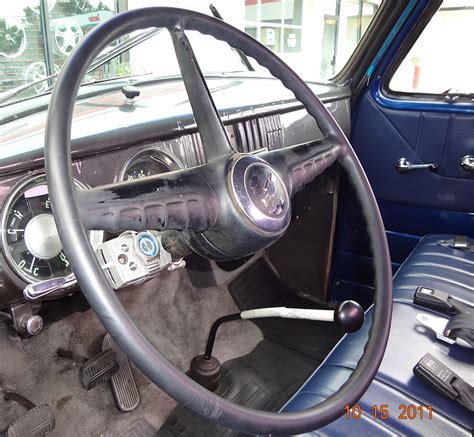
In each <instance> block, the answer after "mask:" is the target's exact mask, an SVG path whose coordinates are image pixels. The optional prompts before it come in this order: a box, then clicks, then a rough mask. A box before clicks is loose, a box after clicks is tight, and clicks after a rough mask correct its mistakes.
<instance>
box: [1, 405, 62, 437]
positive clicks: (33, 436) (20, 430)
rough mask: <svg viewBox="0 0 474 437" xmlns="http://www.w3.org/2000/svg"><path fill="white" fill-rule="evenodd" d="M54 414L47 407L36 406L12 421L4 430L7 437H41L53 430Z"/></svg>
mask: <svg viewBox="0 0 474 437" xmlns="http://www.w3.org/2000/svg"><path fill="white" fill-rule="evenodd" d="M54 425H55V418H54V412H53V410H52V409H51V407H50V406H49V405H38V406H37V407H34V408H32V409H31V410H28V411H27V412H26V413H25V414H23V415H22V416H20V417H19V418H18V419H16V420H14V421H13V422H12V423H11V424H10V426H9V427H8V428H7V430H6V435H7V437H37V436H38V437H40V436H41V437H42V436H43V435H44V434H46V433H48V432H50V431H52V430H53V428H54Z"/></svg>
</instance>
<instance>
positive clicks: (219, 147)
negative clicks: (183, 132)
mask: <svg viewBox="0 0 474 437" xmlns="http://www.w3.org/2000/svg"><path fill="white" fill-rule="evenodd" d="M170 34H171V39H172V41H173V45H174V50H175V53H176V58H177V60H178V64H179V69H180V71H181V76H182V77H183V81H184V86H185V87H186V92H187V93H188V97H189V101H190V103H191V107H192V110H193V113H194V118H195V120H196V124H197V128H198V131H199V135H200V136H201V140H202V142H203V144H204V149H205V151H206V158H207V161H208V162H209V161H212V160H214V159H215V158H218V157H220V156H223V155H229V154H231V153H232V152H233V151H234V150H233V149H232V146H231V145H230V142H229V137H228V136H227V132H226V130H225V128H224V125H223V124H222V121H221V119H220V117H219V113H218V112H217V108H216V105H215V104H214V100H213V99H212V96H211V93H210V91H209V88H208V86H207V84H206V80H205V78H204V75H203V74H202V71H201V68H200V67H199V64H198V61H197V59H196V56H195V55H194V51H193V49H192V47H191V43H190V42H189V39H188V37H187V36H186V34H185V33H184V31H183V30H182V29H181V28H179V26H178V27H175V28H173V29H172V30H170Z"/></svg>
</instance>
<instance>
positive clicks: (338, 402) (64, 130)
mask: <svg viewBox="0 0 474 437" xmlns="http://www.w3.org/2000/svg"><path fill="white" fill-rule="evenodd" d="M149 27H163V28H168V29H176V28H180V29H183V30H196V31H199V32H201V33H203V34H208V35H211V36H213V37H215V38H217V39H221V40H224V41H226V42H227V43H229V44H230V45H231V46H233V47H236V48H238V49H240V50H242V51H243V52H244V53H245V54H246V55H248V56H251V57H253V58H255V59H257V60H258V62H259V63H260V64H261V65H263V66H264V67H266V68H268V69H269V70H270V72H271V73H272V74H273V75H274V76H275V77H277V78H278V79H280V80H281V81H282V83H283V84H284V85H285V86H286V87H287V88H288V89H290V90H291V91H292V92H293V93H294V94H295V96H296V98H297V99H298V100H299V101H300V102H301V103H302V104H303V105H304V106H305V108H306V110H307V111H308V113H309V114H311V115H312V116H313V117H314V118H315V119H316V120H317V122H318V125H319V127H320V129H321V131H322V132H323V134H325V135H326V137H328V138H331V139H332V140H334V141H336V142H337V143H338V144H339V145H340V147H341V148H343V151H344V153H343V154H342V156H341V157H340V158H339V162H340V164H341V166H342V167H343V168H344V169H345V171H346V173H347V175H348V177H349V180H350V181H351V182H352V184H353V186H354V188H355V191H356V193H357V195H358V198H359V200H360V204H361V207H362V211H363V214H364V217H365V220H366V223H367V229H368V234H369V239H370V244H371V249H372V253H373V256H374V268H375V280H374V283H375V297H374V301H375V307H374V313H373V322H372V326H371V328H370V332H369V339H368V341H367V344H366V346H365V349H364V353H363V356H362V357H361V359H360V360H359V362H358V364H357V367H356V369H355V370H354V372H353V373H352V375H351V376H350V378H349V379H348V381H347V382H346V383H345V384H344V385H343V386H342V387H341V388H340V389H339V390H338V391H337V392H336V393H334V394H333V395H332V396H330V397H329V398H327V399H326V400H325V401H323V402H322V403H320V404H318V405H316V406H314V407H312V408H309V409H307V410H303V411H299V412H291V413H270V412H263V411H256V410H251V409H248V408H245V407H241V406H238V405H236V404H232V403H231V402H229V401H227V400H225V399H222V398H220V397H218V396H217V395H215V394H214V393H212V392H209V391H207V390H206V389H204V388H203V387H201V386H199V385H198V384H197V383H195V382H194V381H192V380H190V379H189V378H188V377H187V376H186V375H185V374H183V373H182V372H181V371H179V370H178V369H177V368H175V367H174V366H173V365H172V364H171V363H170V362H169V361H168V360H167V359H166V358H165V357H164V356H163V355H161V353H160V352H159V351H158V350H156V349H155V347H154V346H153V345H152V344H151V343H150V341H149V340H148V339H147V338H146V337H145V336H144V335H143V334H142V333H141V331H140V330H139V329H138V327H137V326H136V325H135V324H134V322H133V321H132V320H131V319H130V317H129V316H128V314H127V313H126V311H125V309H124V308H123V306H122V305H121V303H120V301H119V299H118V298H117V296H116V293H115V292H114V290H113V289H112V288H111V286H110V285H109V283H108V281H107V279H106V277H105V275H104V274H103V272H102V270H101V268H100V266H99V265H98V262H97V260H96V258H95V254H94V251H93V250H92V248H91V246H90V244H89V241H88V238H87V234H86V230H85V228H84V225H83V223H82V222H81V219H80V211H79V208H78V204H77V199H76V193H75V189H74V184H73V175H72V160H71V123H72V115H73V109H74V104H75V98H76V96H77V93H78V89H79V86H80V83H81V80H82V77H83V76H84V75H85V72H86V70H87V68H88V66H89V65H90V63H91V62H92V60H93V59H94V58H95V57H96V56H97V55H98V54H99V53H100V52H101V50H102V49H103V48H105V47H106V46H107V45H108V44H109V43H110V42H112V41H113V40H115V39H117V38H119V37H121V36H123V35H125V34H128V33H130V32H132V31H136V30H139V29H144V28H149ZM45 165H46V174H47V181H48V188H49V193H50V197H51V200H52V204H53V206H54V207H53V208H54V216H55V220H56V224H57V227H58V231H59V235H60V237H61V241H62V244H63V247H64V250H65V252H66V254H67V256H68V258H69V260H70V262H71V265H72V266H73V269H74V272H75V274H76V277H77V279H78V282H79V285H80V287H81V289H82V291H83V293H84V295H85V296H86V298H87V300H88V301H89V303H90V305H91V307H92V309H93V310H94V311H95V313H96V315H97V317H98V318H99V319H100V321H101V322H102V324H103V325H104V327H105V329H106V330H107V331H108V332H109V333H110V335H111V336H112V338H113V339H114V340H115V342H116V343H117V344H118V345H119V347H120V348H121V349H122V350H123V351H124V352H125V353H126V354H127V355H128V357H129V359H130V360H131V361H132V362H133V363H134V364H135V365H136V366H137V367H138V368H139V369H140V370H141V371H142V372H143V373H144V374H145V375H146V376H147V377H148V378H149V379H150V380H151V381H153V382H154V383H155V384H157V385H158V386H159V387H160V388H161V389H162V390H164V391H165V392H166V393H168V394H169V395H170V396H172V397H173V398H174V399H176V400H177V401H178V402H179V403H180V404H182V405H183V406H185V407H187V408H188V409H190V410H192V411H194V412H195V413H197V414H200V415H202V416H203V417H205V418H207V419H209V420H213V421H215V422H217V423H219V424H221V425H224V426H227V427H230V428H234V429H237V430H239V431H242V432H247V433H253V434H269V433H278V434H297V433H303V432H308V431H311V430H314V429H317V428H319V427H321V426H324V425H326V424H328V423H330V422H332V421H333V420H335V419H337V418H338V417H340V416H341V415H342V414H343V413H344V406H345V405H352V404H354V403H355V402H357V401H358V400H359V399H360V397H361V396H362V395H363V393H364V392H365V391H366V389H367V388H368V386H369V385H370V383H371V382H372V380H373V378H374V377H375V375H376V373H377V370H378V368H379V366H380V363H381V361H382V358H383V355H384V351H385V347H386V344H387V341H388V335H389V330H390V321H391V311H392V272H391V263H390V256H389V251H388V245H387V240H386V236H385V229H384V226H383V222H382V219H381V216H380V212H379V209H378V206H377V203H376V200H375V197H374V194H373V192H372V189H371V187H370V185H369V182H368V180H367V178H366V176H365V173H364V171H363V169H362V167H361V165H360V163H359V161H358V159H357V157H356V155H355V153H354V151H353V149H352V147H351V146H350V144H349V142H348V140H347V138H346V137H345V136H344V134H343V132H342V131H341V129H340V128H339V126H338V125H337V123H336V121H335V120H334V119H333V118H332V116H331V115H330V113H329V112H328V111H327V110H326V108H325V107H324V105H323V104H322V103H321V101H320V100H319V99H318V98H317V97H316V96H315V95H314V93H313V92H312V91H311V90H310V88H309V87H308V86H307V85H306V84H305V83H304V82H303V81H302V80H301V79H300V78H299V77H298V76H297V75H296V73H294V72H293V71H292V70H291V69H290V68H289V67H288V66H287V65H286V64H285V63H284V62H283V61H281V60H280V59H279V58H277V57H276V56H275V55H274V54H273V53H272V52H271V51H270V50H268V49H267V48H266V47H264V46H263V45H261V44H259V43H258V42H256V41H255V40H254V39H253V38H252V37H250V36H248V35H247V34H245V33H243V32H241V31H239V30H237V29H235V28H233V27H232V26H230V25H228V24H226V23H224V22H223V21H221V20H217V19H214V18H212V17H209V16H207V15H203V14H199V13H197V12H192V11H187V10H182V9H177V8H162V7H155V8H145V9H137V10H133V11H129V12H125V13H122V14H119V15H117V16H115V17H113V18H112V19H110V20H108V21H107V22H105V23H104V24H102V25H100V26H98V27H97V28H96V29H94V30H93V31H92V32H91V33H90V34H89V35H88V36H87V37H86V38H85V39H84V40H83V41H82V43H81V44H80V45H79V46H78V47H77V48H76V49H75V51H74V52H73V53H72V54H71V56H70V57H69V59H68V60H67V62H66V63H65V65H64V67H63V69H62V71H61V74H60V76H59V78H58V81H57V83H56V85H55V89H54V92H53V95H52V98H51V103H50V106H49V113H48V121H47V128H46V142H45Z"/></svg>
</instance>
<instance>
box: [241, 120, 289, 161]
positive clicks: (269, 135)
mask: <svg viewBox="0 0 474 437" xmlns="http://www.w3.org/2000/svg"><path fill="white" fill-rule="evenodd" d="M235 128H236V134H237V140H238V144H239V149H240V151H241V152H253V151H255V150H258V149H263V148H266V147H268V149H269V150H275V149H280V148H282V147H283V145H284V143H283V126H282V124H281V119H280V115H279V114H274V115H268V116H266V117H260V118H252V119H249V120H245V121H241V122H239V123H237V125H236V126H235Z"/></svg>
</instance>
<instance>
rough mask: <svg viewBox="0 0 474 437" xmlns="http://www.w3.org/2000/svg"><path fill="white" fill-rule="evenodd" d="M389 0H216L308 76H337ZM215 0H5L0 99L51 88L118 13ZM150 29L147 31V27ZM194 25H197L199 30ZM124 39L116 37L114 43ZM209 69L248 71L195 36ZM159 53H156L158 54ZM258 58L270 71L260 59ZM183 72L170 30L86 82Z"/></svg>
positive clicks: (0, 14) (205, 8)
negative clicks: (78, 50) (76, 50)
mask: <svg viewBox="0 0 474 437" xmlns="http://www.w3.org/2000/svg"><path fill="white" fill-rule="evenodd" d="M381 1H382V0H370V1H363V0H214V1H213V2H212V3H213V4H214V6H215V7H216V8H217V10H218V12H219V13H220V14H221V15H222V17H223V19H224V20H225V21H226V22H228V23H229V24H232V25H233V26H235V27H237V28H239V29H242V30H244V31H246V32H247V33H248V34H250V35H251V36H252V37H254V38H256V39H257V40H259V41H260V42H261V43H263V44H264V45H266V46H267V47H268V48H269V49H270V50H272V51H273V52H275V53H276V54H277V55H278V56H280V57H281V58H282V59H283V60H284V61H285V62H287V63H288V64H289V65H290V66H291V67H292V68H293V69H294V70H295V71H296V72H297V73H298V74H299V75H301V76H302V77H303V78H304V79H306V80H312V81H321V80H326V79H328V78H330V77H332V76H334V75H335V74H336V73H337V72H338V71H339V70H340V69H341V68H342V67H343V66H344V64H345V63H346V62H347V60H348V58H349V56H350V55H351V54H352V52H353V50H354V49H355V47H356V45H357V44H358V42H359V41H360V39H361V38H362V36H363V34H364V32H365V31H366V29H367V26H368V24H369V23H370V21H371V20H372V19H373V17H374V15H375V13H376V11H377V9H378V8H379V6H380V4H381ZM209 3H210V1H209V0H2V1H0V99H1V98H2V94H3V95H4V93H7V94H8V93H9V92H10V91H11V90H14V89H15V88H18V87H22V86H25V85H28V84H32V83H33V82H37V83H35V84H34V86H33V85H32V86H31V87H29V88H28V89H26V90H23V91H21V94H18V95H17V94H15V96H16V97H15V99H17V100H20V99H22V98H27V97H31V96H34V95H36V94H41V93H43V92H45V91H47V90H50V89H51V86H52V85H53V84H54V81H55V78H48V80H46V81H42V82H41V79H42V78H46V77H49V76H51V75H54V74H55V73H58V72H59V71H60V69H61V68H62V66H63V64H64V62H65V60H66V59H67V57H68V56H69V55H70V53H71V52H72V51H73V49H74V47H76V46H77V45H78V44H79V43H80V42H81V41H82V39H83V38H84V37H86V35H87V34H88V33H89V32H90V31H91V30H92V29H93V28H94V27H96V26H97V25H99V24H101V23H103V22H104V21H106V20H108V19H110V18H111V17H113V16H114V15H115V14H117V13H119V12H123V11H126V10H131V9H136V8H139V7H148V6H174V7H180V8H186V9H192V10H197V11H199V12H202V13H205V14H208V15H211V11H210V8H209ZM141 32H142V31H141ZM191 33H192V32H190V34H191ZM130 37H133V35H128V36H125V37H123V38H122V41H116V42H114V43H113V45H112V47H108V48H107V49H106V50H107V51H108V50H112V49H113V48H114V46H115V45H118V44H120V43H121V42H123V40H126V39H127V38H130ZM190 40H191V43H192V44H193V45H194V44H195V45H196V47H195V52H196V56H197V58H198V61H199V63H200V65H201V69H202V70H203V72H204V73H227V72H240V71H244V72H246V71H248V67H247V65H246V63H245V62H243V61H242V59H241V58H240V57H239V55H238V54H237V52H236V51H234V50H232V49H231V48H230V47H229V46H228V45H226V44H224V43H222V42H219V41H217V40H215V39H213V38H210V37H200V36H199V35H192V36H190ZM150 54H153V56H150ZM251 62H252V65H255V67H256V69H257V70H259V71H261V72H262V73H265V74H267V72H266V70H264V69H262V68H261V67H260V66H259V65H258V64H257V63H256V62H255V61H254V60H251ZM171 74H179V69H178V66H177V62H176V59H175V57H174V50H173V47H172V44H171V43H170V38H169V35H168V32H166V31H164V32H162V33H160V34H159V35H157V36H156V37H153V38H151V39H149V40H147V41H144V42H142V43H141V44H140V45H138V46H136V47H134V48H132V49H131V50H129V51H126V52H124V53H122V54H120V55H117V56H116V57H115V58H114V59H112V60H110V61H109V62H107V63H106V64H104V65H102V66H101V67H99V68H97V69H96V70H94V71H93V72H91V73H89V74H88V75H87V76H86V77H85V81H84V82H85V83H88V82H95V81H101V80H112V79H115V78H118V77H127V76H134V75H148V76H149V77H150V78H151V77H162V76H166V75H171Z"/></svg>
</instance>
